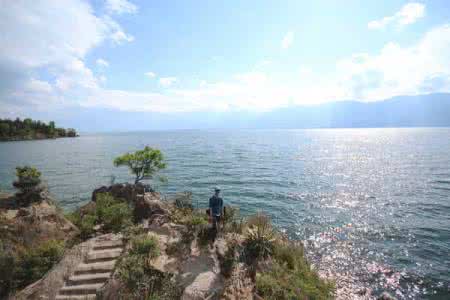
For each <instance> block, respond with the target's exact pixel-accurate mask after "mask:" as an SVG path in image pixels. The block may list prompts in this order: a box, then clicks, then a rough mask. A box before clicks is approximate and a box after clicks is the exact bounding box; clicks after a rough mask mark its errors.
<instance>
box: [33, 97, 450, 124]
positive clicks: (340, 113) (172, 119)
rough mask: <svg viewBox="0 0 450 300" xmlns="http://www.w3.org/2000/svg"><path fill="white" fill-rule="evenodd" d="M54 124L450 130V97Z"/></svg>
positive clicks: (106, 114)
mask: <svg viewBox="0 0 450 300" xmlns="http://www.w3.org/2000/svg"><path fill="white" fill-rule="evenodd" d="M33 117H34V118H36V117H40V118H42V119H44V120H45V119H52V120H53V119H54V120H55V121H56V122H57V123H58V124H61V125H62V126H65V127H74V128H77V129H78V130H79V131H130V130H160V129H206V128H335V127H419V126H450V94H430V95H421V96H401V97H395V98H391V99H388V100H384V101H377V102H369V103H365V102H358V101H339V102H331V103H327V104H321V105H315V106H291V107H286V108H280V109H276V110H273V111H271V112H266V113H251V112H222V113H220V112H215V113H211V112H195V113H172V114H162V113H148V112H120V111H116V110H107V109H92V108H90V109H81V108H78V109H71V110H65V111H61V112H59V113H58V117H56V118H55V117H53V116H49V115H45V114H41V115H38V116H33Z"/></svg>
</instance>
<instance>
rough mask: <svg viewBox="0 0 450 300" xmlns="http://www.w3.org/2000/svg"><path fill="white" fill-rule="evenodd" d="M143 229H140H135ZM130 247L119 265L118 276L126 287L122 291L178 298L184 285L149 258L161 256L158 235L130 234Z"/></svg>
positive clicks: (125, 295)
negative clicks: (156, 266) (179, 284)
mask: <svg viewBox="0 0 450 300" xmlns="http://www.w3.org/2000/svg"><path fill="white" fill-rule="evenodd" d="M136 231H138V232H139V231H140V230H136ZM130 239H131V245H132V247H131V249H130V251H129V254H128V256H126V257H124V258H122V260H121V261H120V263H119V266H118V271H117V274H118V277H119V279H120V280H121V282H123V283H124V285H125V288H124V289H123V290H121V291H120V294H121V296H122V297H123V298H124V299H160V300H165V299H167V300H172V299H179V298H180V296H181V292H182V291H181V289H180V288H179V287H178V286H177V285H176V282H175V281H174V276H173V275H171V274H168V273H163V272H160V271H158V270H156V269H154V268H153V267H152V266H151V264H150V262H151V260H152V259H154V258H156V257H158V256H159V253H160V249H159V246H158V241H157V240H156V238H155V237H153V236H149V235H147V234H142V233H141V234H139V235H136V236H131V237H130Z"/></svg>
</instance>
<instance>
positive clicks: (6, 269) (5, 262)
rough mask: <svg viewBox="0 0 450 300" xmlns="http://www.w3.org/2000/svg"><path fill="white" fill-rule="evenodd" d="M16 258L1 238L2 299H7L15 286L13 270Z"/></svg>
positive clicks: (0, 286)
mask: <svg viewBox="0 0 450 300" xmlns="http://www.w3.org/2000/svg"><path fill="white" fill-rule="evenodd" d="M15 264H16V258H15V256H14V255H13V253H11V252H10V251H9V250H8V249H7V248H6V247H5V246H4V245H3V243H2V241H1V240H0V299H6V298H7V296H8V293H9V291H10V290H11V289H13V288H14V278H13V276H11V270H14V265H15Z"/></svg>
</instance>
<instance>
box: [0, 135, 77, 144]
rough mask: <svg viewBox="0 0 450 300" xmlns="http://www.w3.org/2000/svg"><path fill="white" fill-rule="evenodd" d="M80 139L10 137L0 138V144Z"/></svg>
mask: <svg viewBox="0 0 450 300" xmlns="http://www.w3.org/2000/svg"><path fill="white" fill-rule="evenodd" d="M77 137H80V136H79V135H77V136H55V137H32V138H28V137H11V138H7V139H5V138H0V143H2V142H24V141H36V140H56V139H63V138H77Z"/></svg>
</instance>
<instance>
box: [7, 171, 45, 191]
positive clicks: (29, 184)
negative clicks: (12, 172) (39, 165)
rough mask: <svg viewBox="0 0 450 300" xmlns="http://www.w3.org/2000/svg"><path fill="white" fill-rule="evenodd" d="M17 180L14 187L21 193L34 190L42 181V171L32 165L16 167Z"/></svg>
mask: <svg viewBox="0 0 450 300" xmlns="http://www.w3.org/2000/svg"><path fill="white" fill-rule="evenodd" d="M16 176H17V180H16V181H14V182H13V185H14V187H16V188H18V189H19V190H20V191H21V193H28V192H30V191H32V190H33V189H34V188H35V187H36V186H37V185H38V184H39V183H40V182H41V172H39V171H38V170H37V169H36V168H34V167H30V166H24V167H17V168H16Z"/></svg>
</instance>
